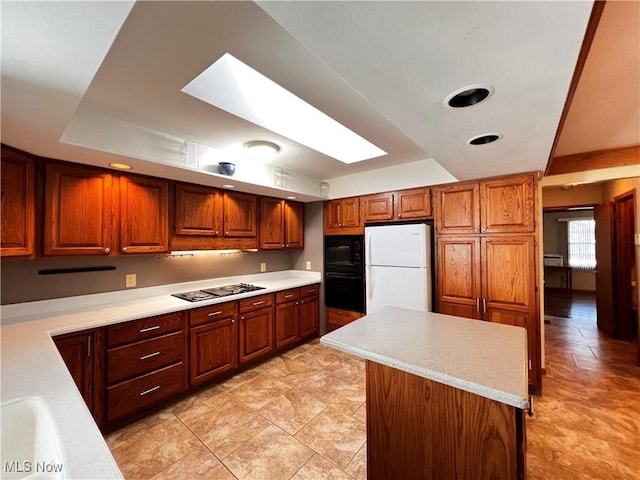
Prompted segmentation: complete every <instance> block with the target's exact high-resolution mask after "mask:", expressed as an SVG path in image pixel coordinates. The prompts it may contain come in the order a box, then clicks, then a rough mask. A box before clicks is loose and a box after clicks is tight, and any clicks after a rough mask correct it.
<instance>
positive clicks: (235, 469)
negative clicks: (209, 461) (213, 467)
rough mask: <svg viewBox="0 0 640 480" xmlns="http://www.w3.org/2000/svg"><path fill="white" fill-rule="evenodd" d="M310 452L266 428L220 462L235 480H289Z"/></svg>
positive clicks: (287, 435) (275, 428) (309, 455)
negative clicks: (236, 479)
mask: <svg viewBox="0 0 640 480" xmlns="http://www.w3.org/2000/svg"><path fill="white" fill-rule="evenodd" d="M312 456H313V451H312V450H311V449H310V448H308V447H307V446H306V445H304V444H303V443H301V442H299V441H298V440H296V439H295V438H294V437H292V436H291V435H289V434H287V433H285V432H283V431H282V430H280V429H279V428H278V427H276V426H275V425H272V426H270V427H267V428H266V429H264V430H263V431H262V432H260V433H259V434H258V435H256V436H255V437H253V438H252V439H251V440H250V441H249V442H247V443H246V444H245V445H243V446H242V447H240V448H239V449H238V450H236V451H235V452H233V453H232V454H231V455H229V456H228V457H227V458H224V459H223V460H222V462H223V463H224V464H225V465H226V466H227V468H228V469H229V470H230V471H231V472H232V473H233V474H234V475H235V476H236V477H237V478H238V479H239V480H276V479H289V478H291V477H292V476H293V475H294V474H295V473H296V472H297V471H298V470H299V469H300V468H301V467H302V466H303V465H304V464H305V463H306V462H307V461H308V460H309V459H310V458H311V457H312Z"/></svg>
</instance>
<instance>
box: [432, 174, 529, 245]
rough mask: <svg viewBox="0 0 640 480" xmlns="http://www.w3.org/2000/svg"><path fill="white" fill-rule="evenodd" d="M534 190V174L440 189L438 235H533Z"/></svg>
mask: <svg viewBox="0 0 640 480" xmlns="http://www.w3.org/2000/svg"><path fill="white" fill-rule="evenodd" d="M535 188H536V187H535V175H534V174H527V175H519V176H515V177H508V178H500V179H496V180H486V181H483V182H480V183H478V182H474V183H462V184H454V185H445V186H442V187H437V188H435V189H434V192H435V202H436V207H435V210H436V215H435V226H436V232H437V233H438V234H440V235H443V234H460V233H532V232H534V231H535V193H536V192H535Z"/></svg>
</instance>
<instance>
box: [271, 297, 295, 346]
mask: <svg viewBox="0 0 640 480" xmlns="http://www.w3.org/2000/svg"><path fill="white" fill-rule="evenodd" d="M299 314H300V305H299V302H298V301H296V300H294V301H291V302H287V303H281V304H279V305H276V325H275V339H276V348H280V347H284V346H286V345H289V344H290V343H293V342H295V341H296V340H298V339H299V338H300V331H299V328H298V327H299V325H298V317H299Z"/></svg>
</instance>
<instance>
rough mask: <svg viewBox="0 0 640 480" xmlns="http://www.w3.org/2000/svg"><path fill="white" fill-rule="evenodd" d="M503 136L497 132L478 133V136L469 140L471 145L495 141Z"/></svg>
mask: <svg viewBox="0 0 640 480" xmlns="http://www.w3.org/2000/svg"><path fill="white" fill-rule="evenodd" d="M500 138H502V135H499V134H497V133H486V134H484V135H478V136H477V137H473V138H470V139H469V140H467V143H468V144H469V145H486V144H487V143H493V142H495V141H496V140H499V139H500Z"/></svg>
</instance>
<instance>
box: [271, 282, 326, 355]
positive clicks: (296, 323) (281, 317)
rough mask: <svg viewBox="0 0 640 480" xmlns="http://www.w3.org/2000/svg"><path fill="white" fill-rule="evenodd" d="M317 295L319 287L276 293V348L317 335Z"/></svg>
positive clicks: (312, 286) (318, 308)
mask: <svg viewBox="0 0 640 480" xmlns="http://www.w3.org/2000/svg"><path fill="white" fill-rule="evenodd" d="M319 293H320V286H319V285H308V286H306V287H300V288H292V289H289V290H283V291H282V292H278V293H276V316H275V346H276V348H280V347H284V346H286V345H289V344H291V343H294V342H297V341H299V340H301V339H305V338H309V337H312V336H315V335H317V334H318V330H319V323H320V322H319V317H320V300H319Z"/></svg>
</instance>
